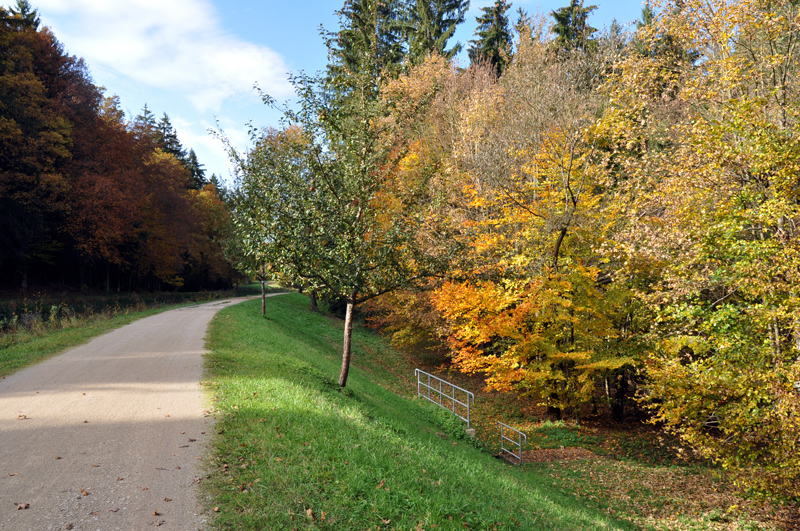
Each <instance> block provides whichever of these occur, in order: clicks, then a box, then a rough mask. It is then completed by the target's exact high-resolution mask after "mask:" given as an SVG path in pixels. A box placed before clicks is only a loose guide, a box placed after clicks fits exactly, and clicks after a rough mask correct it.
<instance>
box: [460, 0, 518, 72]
mask: <svg viewBox="0 0 800 531" xmlns="http://www.w3.org/2000/svg"><path fill="white" fill-rule="evenodd" d="M510 8H511V3H509V2H506V0H495V2H494V4H493V5H491V6H488V7H484V8H481V11H483V15H481V16H479V17H476V18H475V20H477V22H478V27H477V29H476V30H475V34H476V35H477V36H478V39H476V40H474V41H470V44H471V46H470V49H469V60H470V62H472V63H476V62H479V61H488V62H489V63H491V65H492V66H493V67H494V69H495V72H496V73H497V75H498V76H500V75H502V74H503V70H504V69H505V67H506V65H507V64H508V62H509V57H510V55H511V26H510V23H509V20H508V16H507V15H506V11H508V10H509V9H510Z"/></svg>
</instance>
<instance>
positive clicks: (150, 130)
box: [133, 103, 158, 140]
mask: <svg viewBox="0 0 800 531" xmlns="http://www.w3.org/2000/svg"><path fill="white" fill-rule="evenodd" d="M157 129H158V124H157V122H156V116H155V114H153V111H151V110H150V108H149V107H148V106H147V104H146V103H145V104H144V107H142V112H141V113H140V114H138V115H136V117H135V118H134V119H133V130H134V134H135V135H136V138H137V139H139V140H144V139H148V140H154V139H155V138H156V134H157Z"/></svg>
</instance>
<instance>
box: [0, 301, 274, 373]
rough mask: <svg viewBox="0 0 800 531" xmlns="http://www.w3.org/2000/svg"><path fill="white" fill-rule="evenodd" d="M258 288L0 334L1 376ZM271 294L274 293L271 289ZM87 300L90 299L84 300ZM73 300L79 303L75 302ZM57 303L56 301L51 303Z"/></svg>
mask: <svg viewBox="0 0 800 531" xmlns="http://www.w3.org/2000/svg"><path fill="white" fill-rule="evenodd" d="M260 289H261V288H260V287H258V288H257V289H256V287H255V286H247V287H243V288H240V289H239V290H238V291H230V292H216V293H211V292H209V293H203V294H194V297H192V296H191V294H189V295H187V297H186V300H185V301H184V302H181V303H174V302H172V301H171V300H158V299H154V300H153V301H152V302H151V303H148V304H152V307H150V308H146V306H143V305H142V304H144V303H141V301H140V303H139V304H138V305H135V306H131V307H120V306H119V305H115V306H113V307H112V308H110V309H105V310H102V311H98V312H94V311H92V312H89V313H87V314H85V315H77V314H76V313H75V312H73V313H72V315H71V317H70V318H69V319H63V320H60V321H58V322H43V323H36V324H37V326H34V327H32V329H21V328H20V329H15V330H12V331H4V332H0V377H5V376H8V375H9V374H11V373H13V372H16V371H18V370H20V369H23V368H25V367H28V366H30V365H33V364H35V363H38V362H40V361H43V360H45V359H47V358H49V357H51V356H54V355H56V354H58V353H60V352H62V351H64V350H66V349H68V348H72V347H75V346H77V345H81V344H83V343H86V342H87V341H89V340H90V339H92V338H94V337H97V336H99V335H101V334H104V333H106V332H108V331H110V330H113V329H115V328H119V327H121V326H125V325H126V324H128V323H131V322H133V321H135V320H137V319H141V318H143V317H148V316H150V315H154V314H157V313H160V312H163V311H166V310H171V309H173V308H179V307H181V306H187V305H191V304H197V302H198V301H201V302H205V301H206V300H213V299H215V298H225V297H232V296H245V295H255V294H258V293H260ZM273 291H277V290H275V289H273ZM86 299H91V297H87V298H86ZM75 301H78V302H77V303H76V302H75ZM50 302H55V303H56V304H57V303H58V302H59V301H50ZM71 304H72V305H76V304H85V302H84V299H81V298H80V297H76V298H75V299H74V301H71Z"/></svg>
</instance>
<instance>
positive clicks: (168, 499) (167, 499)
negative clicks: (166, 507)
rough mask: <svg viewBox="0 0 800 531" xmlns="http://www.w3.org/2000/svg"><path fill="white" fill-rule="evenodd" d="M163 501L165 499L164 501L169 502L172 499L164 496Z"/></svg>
mask: <svg viewBox="0 0 800 531" xmlns="http://www.w3.org/2000/svg"><path fill="white" fill-rule="evenodd" d="M164 501H165V502H171V501H172V498H164Z"/></svg>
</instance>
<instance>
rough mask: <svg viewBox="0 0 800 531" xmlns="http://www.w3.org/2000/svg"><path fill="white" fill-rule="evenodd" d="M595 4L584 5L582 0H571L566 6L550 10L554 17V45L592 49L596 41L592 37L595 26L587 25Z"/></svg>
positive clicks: (570, 48)
mask: <svg viewBox="0 0 800 531" xmlns="http://www.w3.org/2000/svg"><path fill="white" fill-rule="evenodd" d="M595 9H597V6H584V5H583V0H571V2H570V4H569V5H568V6H567V7H562V8H559V9H557V10H555V11H552V12H551V13H550V15H552V17H553V18H554V19H555V23H554V24H553V33H555V34H556V40H555V43H556V46H557V47H558V49H559V50H584V51H592V50H593V49H595V48H596V47H597V41H596V40H595V39H594V38H592V34H593V33H594V32H596V31H597V29H596V28H593V27H591V26H589V23H588V19H589V14H590V13H591V12H592V11H594V10H595Z"/></svg>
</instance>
